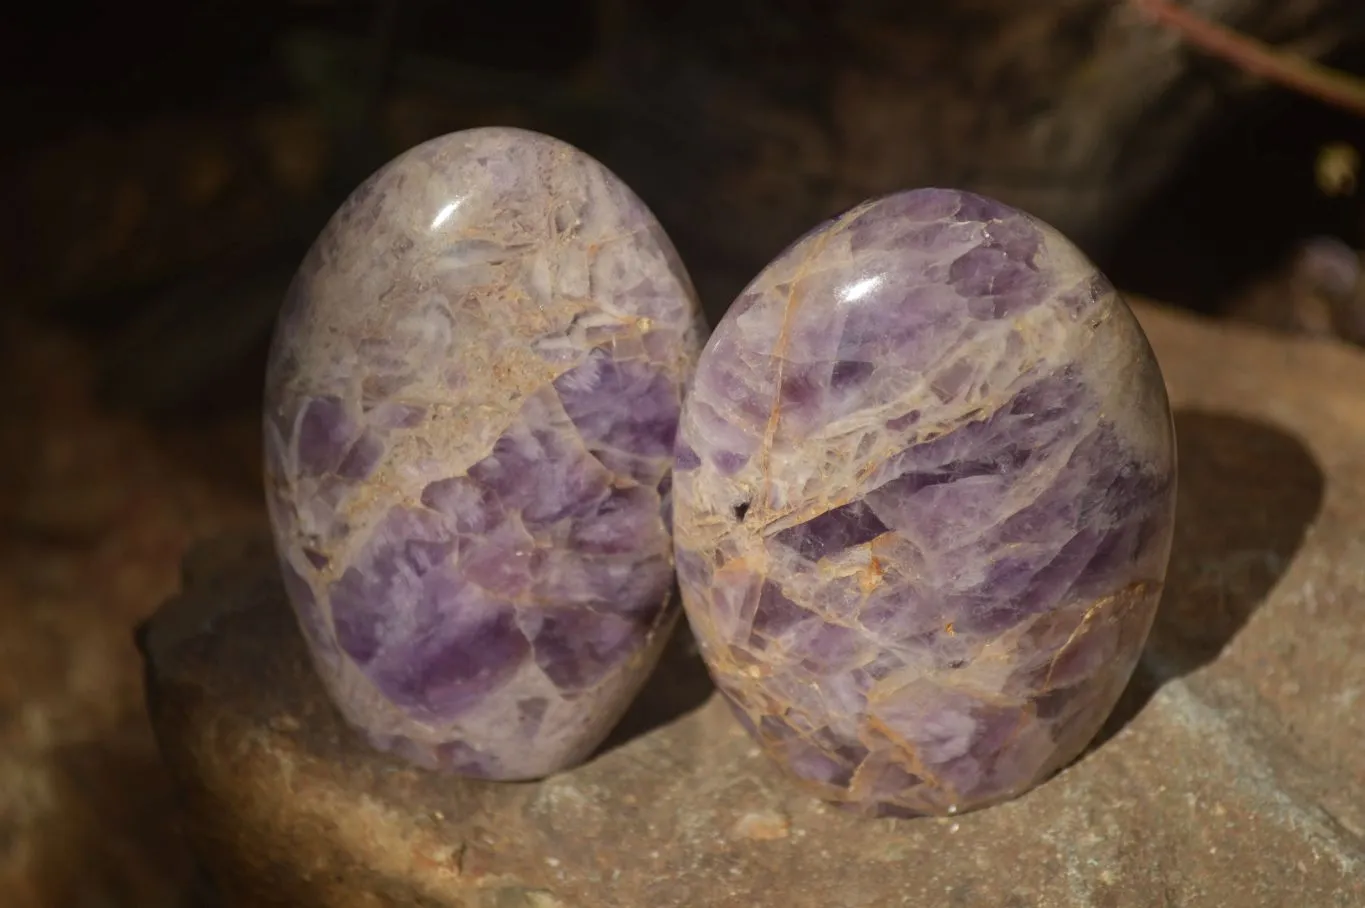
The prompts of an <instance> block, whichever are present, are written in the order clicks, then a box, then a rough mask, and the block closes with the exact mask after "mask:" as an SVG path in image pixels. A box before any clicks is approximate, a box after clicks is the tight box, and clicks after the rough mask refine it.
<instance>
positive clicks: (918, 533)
mask: <svg viewBox="0 0 1365 908" xmlns="http://www.w3.org/2000/svg"><path fill="white" fill-rule="evenodd" d="M1175 473H1176V463H1175V449H1174V438H1173V428H1172V422H1171V414H1170V411H1169V405H1168V402H1167V399H1166V393H1165V387H1164V384H1163V381H1162V377H1161V374H1160V371H1159V370H1158V367H1157V363H1156V361H1155V359H1154V357H1153V354H1152V351H1151V349H1150V347H1149V346H1148V344H1147V340H1146V338H1145V336H1144V334H1143V332H1142V330H1141V328H1140V327H1139V325H1138V324H1137V321H1136V320H1135V319H1134V317H1133V315H1132V313H1131V312H1130V310H1129V309H1128V307H1127V306H1126V304H1125V303H1124V302H1123V301H1122V300H1121V299H1120V298H1119V296H1118V294H1117V293H1116V292H1115V290H1114V287H1113V286H1112V285H1111V284H1110V283H1109V282H1108V281H1107V280H1106V279H1105V278H1104V277H1103V276H1102V275H1101V274H1100V273H1099V272H1098V271H1097V270H1096V269H1095V267H1094V266H1093V265H1092V264H1091V263H1090V262H1089V261H1087V260H1086V258H1085V257H1084V256H1083V255H1082V254H1081V253H1080V252H1079V251H1078V250H1077V249H1076V248H1075V247H1074V246H1073V245H1072V244H1071V243H1070V242H1068V241H1067V240H1066V239H1065V238H1064V237H1063V236H1061V235H1060V234H1058V233H1057V232H1056V231H1055V230H1053V229H1052V228H1051V227H1049V226H1047V225H1045V224H1043V223H1040V222H1039V221H1038V220H1036V219H1034V218H1033V217H1030V216H1029V215H1027V214H1025V213H1023V212H1020V211H1017V210H1014V209H1012V208H1009V207H1006V206H1005V205H1002V204H1000V203H998V202H996V201H993V200H990V199H986V198H982V197H980V196H976V195H972V194H969V193H965V192H956V191H950V190H941V189H925V190H917V191H910V192H903V193H899V194H895V195H891V196H887V197H884V198H880V199H877V200H874V201H871V202H868V203H866V204H863V205H861V206H859V207H857V208H854V209H853V210H851V211H849V212H847V213H845V214H844V215H842V216H841V217H839V218H837V219H835V220H833V221H831V222H829V223H828V224H825V225H823V226H821V227H820V228H818V229H816V230H815V231H813V232H811V233H809V234H807V235H806V236H804V237H802V238H801V239H800V240H799V241H797V242H796V243H795V244H794V245H792V246H791V247H789V248H788V249H787V250H786V251H785V252H783V253H782V254H781V255H780V256H779V257H778V258H777V259H776V260H775V261H774V262H772V263H771V264H770V265H769V266H768V267H767V268H766V269H765V270H764V271H763V272H762V273H760V274H759V276H758V277H757V278H756V279H755V280H754V281H753V282H752V283H751V284H750V285H749V287H748V288H747V289H746V290H745V291H744V292H743V294H742V295H740V297H739V298H738V299H737V300H736V301H735V303H734V305H733V306H732V307H731V309H730V311H729V312H728V313H727V314H726V316H725V318H724V319H723V320H722V321H721V323H720V324H719V325H718V326H717V327H716V330H715V332H714V333H713V335H712V337H711V339H710V341H709V342H708V343H707V345H706V349H705V350H704V351H703V353H702V356H701V359H700V361H699V363H698V366H697V373H696V378H695V381H694V384H693V386H692V389H691V391H690V392H689V395H688V397H687V400H686V403H685V404H684V408H683V417H682V423H681V427H680V430H679V439H678V445H677V449H676V465H675V472H674V495H675V502H674V508H675V518H674V534H675V551H676V560H677V570H678V577H679V581H680V585H681V588H682V594H683V605H684V607H685V609H686V612H687V616H688V619H689V621H690V623H691V625H692V628H693V630H694V632H695V633H696V635H697V637H698V639H699V642H700V645H701V648H702V653H703V655H704V657H705V659H706V660H707V663H708V665H709V666H710V669H711V672H712V674H713V676H714V677H715V679H716V681H717V684H718V685H719V687H720V689H721V691H722V693H723V694H724V696H725V697H726V699H728V701H729V702H730V705H731V706H732V707H733V708H734V710H735V712H736V714H737V715H738V716H739V718H740V720H741V722H742V723H743V724H744V725H745V726H746V728H748V730H749V731H750V733H751V734H752V735H754V737H755V738H756V739H757V740H758V741H759V742H760V743H761V744H762V746H763V748H764V749H765V750H766V752H767V753H768V754H769V755H770V756H771V757H772V758H774V759H775V760H776V761H777V762H778V763H779V764H780V765H781V766H782V767H783V768H784V769H785V770H786V771H787V772H788V773H789V774H790V775H792V776H794V777H795V778H796V779H798V780H800V781H801V782H802V783H803V784H804V785H805V786H806V787H808V788H809V789H811V790H813V791H814V792H815V793H817V794H819V795H820V796H822V797H824V798H827V799H829V800H832V801H835V802H841V803H843V804H846V805H848V806H849V807H851V808H852V809H855V810H858V811H860V812H863V813H866V814H870V815H916V814H947V813H953V812H958V811H965V810H970V809H973V808H977V807H981V806H985V805H987V804H990V803H992V802H997V801H1001V800H1005V799H1008V798H1010V797H1013V796H1015V795H1018V794H1020V793H1022V792H1024V791H1026V790H1027V789H1029V788H1030V787H1032V786H1034V785H1036V784H1037V783H1039V782H1040V781H1042V780H1043V779H1044V778H1046V777H1047V776H1048V775H1049V774H1050V773H1052V772H1053V771H1055V770H1056V769H1058V768H1060V767H1061V766H1063V765H1064V764H1066V763H1067V762H1068V761H1070V760H1071V759H1073V758H1074V757H1075V756H1076V755H1077V754H1078V753H1079V752H1080V751H1081V750H1082V749H1083V748H1084V746H1085V745H1086V743H1087V742H1088V741H1089V740H1090V739H1091V738H1092V737H1093V736H1094V734H1095V733H1096V731H1097V730H1098V729H1099V727H1100V725H1101V724H1102V723H1103V721H1104V719H1105V718H1106V717H1107V715H1108V714H1109V712H1110V711H1111V710H1112V708H1113V706H1114V703H1115V701H1116V699H1117V698H1118V695H1119V693H1120V691H1121V689H1122V688H1123V686H1124V685H1125V683H1126V682H1127V680H1128V678H1129V676H1130V674H1131V673H1132V670H1133V667H1134V665H1135V663H1136V660H1137V657H1138V654H1139V651H1140V650H1141V648H1142V646H1143V643H1144V641H1145V639H1146V636H1147V634H1148V631H1149V629H1150V627H1151V622H1152V618H1153V615H1154V612H1155V608H1156V604H1157V599H1158V597H1159V595H1160V592H1161V588H1162V584H1163V582H1164V578H1165V572H1166V563H1167V558H1168V555H1169V552H1170V544H1171V530H1172V519H1173V512H1174V502H1175Z"/></svg>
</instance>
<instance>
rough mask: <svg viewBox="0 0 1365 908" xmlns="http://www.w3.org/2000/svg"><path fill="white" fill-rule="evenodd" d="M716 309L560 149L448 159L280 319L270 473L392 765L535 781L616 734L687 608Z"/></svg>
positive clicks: (364, 218) (641, 216) (344, 672)
mask: <svg viewBox="0 0 1365 908" xmlns="http://www.w3.org/2000/svg"><path fill="white" fill-rule="evenodd" d="M699 311H700V310H699V307H698V305H697V302H696V299H695V295H694V293H693V290H692V287H691V283H690V281H689V279H688V277H687V275H686V273H685V272H684V271H683V269H682V267H681V265H680V264H679V262H678V258H677V255H676V253H675V252H674V250H673V249H672V247H671V246H670V245H669V242H668V240H667V238H666V237H665V236H664V234H663V232H662V230H661V229H660V228H659V226H658V224H657V223H656V222H655V220H654V218H653V216H652V215H651V214H650V213H649V211H648V210H647V209H646V208H645V206H644V205H643V204H642V203H641V202H640V200H639V199H638V198H636V197H635V195H634V194H633V193H632V192H631V191H630V190H629V189H628V188H627V187H625V186H624V185H623V184H622V183H621V182H620V180H618V179H617V178H616V177H614V176H613V175H612V174H611V173H610V172H609V171H607V170H606V169H605V168H603V167H602V165H601V164H599V163H598V162H596V161H594V160H593V159H591V158H590V157H588V156H586V155H584V154H582V153H580V152H578V151H577V150H575V149H573V148H571V147H569V146H566V145H564V144H563V143H561V142H558V141H556V140H554V139H551V138H548V137H546V136H542V135H538V134H535V133H530V132H525V131H521V130H514V129H477V130H470V131H467V132H461V133H455V134H452V135H448V136H444V137H442V138H439V139H435V140H432V141H430V142H427V143H425V144H423V145H419V146H417V147H416V148H414V149H412V150H410V151H408V152H407V153H405V154H403V155H401V156H400V157H398V158H396V159H395V160H394V161H392V162H390V163H389V164H388V165H386V166H385V167H384V168H382V169H381V170H379V171H378V172H377V173H376V174H375V175H374V176H372V177H371V178H370V179H369V180H367V181H366V183H365V184H364V185H363V186H361V187H360V188H358V189H357V190H356V192H355V193H353V194H352V196H351V197H350V198H349V199H348V200H347V201H346V202H345V203H344V204H343V205H342V206H341V208H340V209H339V210H338V211H337V213H336V215H335V216H334V217H333V218H332V220H331V222H330V223H329V224H328V225H327V227H326V228H325V229H324V231H323V232H322V234H321V236H319V238H318V240H317V242H316V243H315V244H314V246H313V248H312V250H311V251H310V252H309V254H308V255H307V257H306V258H305V260H304V262H303V264H302V265H301V267H300V269H299V273H298V275H297V276H296V278H295V281H294V283H293V285H292V287H291V289H290V292H289V295H288V297H287V299H286V301H285V304H284V307H283V309H282V311H281V313H280V319H279V323H278V326H277V329H276V336H275V340H274V346H273V349H272V351H271V358H270V364H269V368H268V374H267V394H266V413H265V419H264V426H265V430H266V463H267V471H266V472H267V477H268V481H269V495H268V500H269V504H270V514H271V521H272V526H273V529H274V533H275V540H276V544H277V549H278V552H279V556H280V562H281V566H282V568H281V569H282V573H283V577H284V582H285V588H286V591H287V593H288V596H289V598H290V601H291V602H292V603H293V605H294V608H295V610H296V611H297V613H298V616H299V621H300V625H301V627H302V628H303V630H304V632H305V635H306V637H307V640H308V643H309V646H310V648H311V650H312V652H313V654H314V657H315V659H314V661H315V664H316V666H317V669H318V671H319V673H320V674H321V676H322V679H323V681H324V682H325V683H326V685H327V687H328V689H329V691H330V692H331V694H332V697H333V699H334V701H335V702H336V704H337V706H338V708H339V709H340V710H341V712H342V713H343V714H344V715H345V717H346V718H347V720H348V721H349V722H350V723H351V724H352V725H354V726H356V727H357V728H359V729H360V730H361V731H363V732H364V733H365V734H366V735H367V736H368V737H369V739H370V740H371V741H372V742H373V743H374V745H375V746H377V747H381V748H385V749H389V750H392V751H393V752H394V753H396V754H399V755H400V756H402V757H404V758H406V759H410V760H412V761H413V762H415V763H417V764H420V765H423V766H431V767H441V768H445V769H450V770H453V771H456V772H461V773H466V774H471V775H477V776H482V777H486V778H494V779H527V778H535V777H539V776H543V775H546V774H548V773H552V772H555V771H558V770H560V769H563V768H566V767H568V766H570V765H572V764H574V763H575V762H578V761H580V760H582V759H584V758H586V757H587V756H588V755H589V754H590V753H591V752H592V751H593V749H594V748H596V747H597V745H598V744H599V743H600V742H601V741H602V740H603V739H604V738H605V737H606V735H607V733H608V732H609V731H610V730H611V728H612V726H613V725H614V724H615V723H616V721H617V719H618V718H619V717H620V715H621V713H622V712H623V711H624V709H625V707H626V706H627V705H628V703H629V701H630V700H631V699H632V697H633V696H634V694H635V692H636V691H637V690H638V688H639V686H640V684H641V683H643V681H644V679H645V677H646V675H647V674H648V673H649V671H651V670H652V667H653V664H654V662H655V660H656V658H657V655H658V653H659V651H660V649H661V647H662V644H663V642H664V639H665V637H666V636H667V632H668V630H669V629H670V628H671V627H672V624H673V622H674V620H675V619H676V617H677V614H678V609H677V607H676V605H674V604H671V603H670V601H669V599H670V587H671V565H672V546H671V539H670V526H669V523H670V518H671V515H670V513H669V508H670V504H671V499H672V492H671V462H672V450H673V445H674V441H675V436H676V434H677V423H678V417H679V411H680V407H681V400H682V391H683V387H684V385H685V383H686V382H687V381H688V380H689V379H690V375H691V370H692V367H693V364H694V363H695V360H696V356H697V354H698V353H699V351H700V348H701V343H702V339H703V337H704V326H703V325H702V323H701V320H700V314H699Z"/></svg>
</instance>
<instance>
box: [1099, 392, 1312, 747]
mask: <svg viewBox="0 0 1365 908" xmlns="http://www.w3.org/2000/svg"><path fill="white" fill-rule="evenodd" d="M1175 427H1176V443H1177V445H1178V449H1179V485H1178V492H1177V503H1176V518H1175V538H1174V542H1173V545H1172V547H1171V561H1170V568H1169V570H1168V571H1167V574H1166V588H1165V592H1164V595H1163V596H1162V599H1161V604H1160V606H1159V607H1158V609H1157V614H1156V620H1155V622H1154V624H1153V627H1152V633H1151V636H1150V637H1149V638H1148V640H1147V646H1146V649H1145V650H1144V652H1143V656H1142V660H1141V662H1139V664H1138V667H1137V670H1136V671H1135V672H1134V673H1133V678H1132V680H1131V681H1130V682H1129V684H1128V687H1127V688H1126V689H1125V690H1124V692H1123V695H1122V696H1121V697H1120V699H1119V702H1118V705H1117V706H1116V707H1115V709H1114V711H1113V713H1112V714H1111V715H1110V717H1109V720H1108V721H1107V722H1106V723H1105V726H1104V728H1103V729H1102V730H1101V731H1100V733H1099V735H1098V736H1096V738H1095V740H1094V741H1093V742H1092V743H1091V745H1090V747H1089V748H1088V749H1087V752H1088V751H1089V750H1093V749H1094V748H1096V747H1098V746H1100V745H1101V744H1103V743H1104V742H1105V741H1107V740H1108V739H1109V738H1111V737H1113V736H1114V735H1115V734H1117V733H1118V731H1119V730H1120V729H1122V728H1123V726H1125V725H1127V724H1128V722H1130V721H1131V720H1132V719H1133V718H1134V717H1135V716H1137V714H1138V713H1139V712H1140V711H1141V710H1142V708H1143V707H1144V706H1145V705H1146V704H1147V701H1148V700H1150V699H1151V697H1152V695H1153V694H1155V693H1156V691H1157V690H1158V689H1159V688H1160V687H1161V685H1162V684H1164V683H1165V682H1167V681H1169V680H1172V679H1174V678H1178V677H1181V676H1183V675H1187V674H1189V673H1190V672H1193V671H1195V670H1197V669H1199V668H1201V667H1202V666H1204V665H1206V664H1208V663H1209V662H1211V661H1213V660H1214V659H1215V658H1217V656H1218V654H1219V653H1221V652H1222V651H1223V649H1224V648H1225V647H1226V646H1227V645H1228V643H1229V642H1231V640H1232V638H1233V637H1234V636H1236V634H1237V632H1238V631H1239V630H1241V628H1242V626H1243V625H1245V624H1246V622H1247V620H1248V619H1250V618H1251V616H1252V614H1253V613H1255V611H1256V609H1258V608H1259V607H1260V606H1261V604H1262V603H1263V602H1264V601H1265V598H1266V596H1267V595H1268V594H1269V592H1270V591H1271V589H1273V588H1274V586H1275V584H1276V583H1277V582H1278V581H1279V579H1280V577H1281V576H1283V574H1284V571H1285V570H1286V568H1288V566H1289V564H1290V562H1291V561H1292V560H1293V557H1294V554H1295V552H1297V551H1298V549H1299V546H1300V545H1301V543H1302V542H1303V538H1304V534H1305V533H1306V532H1307V530H1308V527H1309V526H1310V525H1311V524H1312V522H1313V520H1314V518H1315V517H1316V516H1317V514H1318V511H1319V509H1320V508H1321V505H1322V497H1323V485H1324V479H1323V474H1322V470H1321V469H1320V468H1319V467H1318V465H1317V463H1316V462H1315V461H1314V459H1313V456H1312V454H1311V453H1309V451H1308V449H1307V448H1305V447H1304V446H1303V444H1302V443H1301V442H1300V441H1299V440H1298V439H1296V438H1295V437H1293V436H1292V435H1290V434H1288V433H1286V432H1284V431H1282V430H1280V429H1277V428H1274V427H1272V426H1269V425H1267V424H1265V423H1262V422H1255V421H1252V420H1248V419H1244V418H1242V417H1238V416H1231V415H1228V414H1221V413H1210V412H1205V411H1201V410H1192V409H1182V410H1177V411H1176V413H1175Z"/></svg>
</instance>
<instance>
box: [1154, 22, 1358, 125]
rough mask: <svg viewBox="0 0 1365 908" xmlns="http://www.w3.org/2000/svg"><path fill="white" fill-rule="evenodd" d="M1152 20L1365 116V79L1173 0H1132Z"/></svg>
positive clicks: (1254, 71)
mask: <svg viewBox="0 0 1365 908" xmlns="http://www.w3.org/2000/svg"><path fill="white" fill-rule="evenodd" d="M1130 2H1131V3H1132V4H1133V6H1134V7H1136V8H1137V9H1138V10H1139V11H1141V12H1142V13H1143V14H1145V15H1146V16H1147V17H1148V18H1150V19H1151V20H1152V21H1154V22H1157V23H1160V24H1161V25H1164V26H1166V27H1168V28H1170V29H1172V30H1174V31H1176V32H1178V33H1179V34H1180V35H1181V37H1183V38H1184V39H1185V40H1186V41H1188V42H1189V43H1190V44H1193V45H1194V46H1195V47H1198V48H1199V49H1200V50H1202V51H1204V52H1205V53H1207V54H1211V55H1213V56H1215V57H1221V58H1222V59H1223V60H1225V61H1227V62H1228V63H1231V64H1232V65H1233V66H1236V67H1237V68H1238V69H1241V70H1243V71H1245V72H1247V73H1250V74H1251V75H1253V76H1259V77H1261V78H1263V79H1269V80H1270V81H1272V82H1277V83H1279V84H1280V85H1283V86H1285V87H1286V88H1290V89H1293V90H1294V91H1297V92H1300V93H1302V94H1305V95H1308V96H1309V97H1313V98H1316V99H1318V100H1319V101H1322V102H1324V103H1326V104H1331V105H1333V106H1335V107H1340V108H1343V109H1345V110H1347V111H1350V112H1351V113H1354V114H1358V115H1359V116H1365V79H1360V78H1357V77H1355V76H1352V75H1350V74H1348V73H1344V72H1341V71H1340V70H1335V69H1332V68H1331V67H1327V66H1323V65H1321V64H1319V63H1315V62H1313V61H1312V60H1306V59H1304V58H1303V57H1300V56H1299V55H1297V54H1294V53H1291V52H1289V51H1284V50H1280V49H1278V48H1275V47H1271V46H1270V45H1269V44H1265V43H1263V42H1261V41H1257V40H1256V39H1255V38H1249V37H1247V36H1246V35H1242V34H1239V33H1238V32H1235V31H1233V30H1232V29H1230V28H1227V27H1226V26H1223V25H1219V24H1218V23H1216V22H1211V21H1209V20H1208V19H1205V18H1204V17H1203V16H1201V15H1199V14H1198V13H1192V12H1190V11H1189V10H1187V9H1184V8H1183V7H1180V6H1177V5H1176V4H1174V3H1172V2H1171V0H1130Z"/></svg>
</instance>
